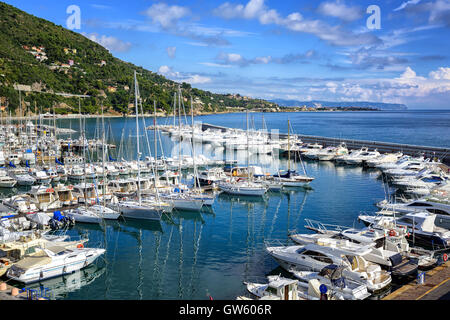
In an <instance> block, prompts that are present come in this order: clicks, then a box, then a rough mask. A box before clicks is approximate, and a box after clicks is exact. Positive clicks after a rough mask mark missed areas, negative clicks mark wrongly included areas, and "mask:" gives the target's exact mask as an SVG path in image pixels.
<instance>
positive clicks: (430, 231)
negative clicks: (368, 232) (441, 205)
mask: <svg viewBox="0 0 450 320" xmlns="http://www.w3.org/2000/svg"><path fill="white" fill-rule="evenodd" d="M436 217H437V216H436V215H435V214H433V213H429V212H414V213H407V214H405V215H403V216H401V217H389V216H380V215H378V216H372V215H359V216H358V220H360V221H362V222H363V223H364V224H366V225H382V226H393V225H396V226H404V227H406V228H407V231H408V234H407V235H408V236H407V239H408V241H409V242H410V243H413V244H414V245H418V246H421V247H424V248H431V249H433V250H435V249H436V248H437V249H441V248H444V249H446V248H448V247H450V230H449V229H445V228H442V227H438V226H436V223H435V220H436Z"/></svg>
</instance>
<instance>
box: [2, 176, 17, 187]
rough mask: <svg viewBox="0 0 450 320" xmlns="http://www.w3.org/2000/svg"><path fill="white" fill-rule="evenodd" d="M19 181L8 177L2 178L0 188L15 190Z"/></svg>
mask: <svg viewBox="0 0 450 320" xmlns="http://www.w3.org/2000/svg"><path fill="white" fill-rule="evenodd" d="M16 184H17V180H16V179H14V178H11V177H9V176H7V175H1V176H0V188H14V187H15V185H16Z"/></svg>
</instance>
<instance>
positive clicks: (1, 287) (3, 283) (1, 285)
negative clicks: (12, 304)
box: [0, 282, 7, 291]
mask: <svg viewBox="0 0 450 320" xmlns="http://www.w3.org/2000/svg"><path fill="white" fill-rule="evenodd" d="M6 289H7V287H6V282H2V283H0V291H5V290H6Z"/></svg>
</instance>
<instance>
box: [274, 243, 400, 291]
mask: <svg viewBox="0 0 450 320" xmlns="http://www.w3.org/2000/svg"><path fill="white" fill-rule="evenodd" d="M266 251H267V252H268V253H269V254H270V255H271V256H272V257H273V258H274V259H275V260H276V261H277V262H278V263H279V264H280V265H281V267H283V268H284V269H285V270H287V271H290V270H297V271H320V270H322V269H323V268H324V267H326V266H327V265H330V264H336V265H342V266H344V267H345V270H344V271H343V275H344V276H345V277H349V278H351V279H352V280H355V281H358V282H360V283H363V284H365V285H367V288H368V290H369V291H371V292H374V291H380V290H383V289H384V288H386V287H387V286H389V285H390V283H391V282H392V278H391V276H390V274H389V273H388V272H387V271H385V270H382V269H381V267H380V266H379V265H378V264H374V263H371V262H369V261H367V260H366V259H365V258H364V256H365V255H366V254H368V253H370V251H371V248H370V247H369V246H368V247H366V248H359V249H357V250H346V249H342V248H334V247H326V246H320V245H317V244H307V245H304V246H266Z"/></svg>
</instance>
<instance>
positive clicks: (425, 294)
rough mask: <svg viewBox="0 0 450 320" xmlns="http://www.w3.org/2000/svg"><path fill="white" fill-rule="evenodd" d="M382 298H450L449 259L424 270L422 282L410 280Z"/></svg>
mask: <svg viewBox="0 0 450 320" xmlns="http://www.w3.org/2000/svg"><path fill="white" fill-rule="evenodd" d="M382 300H450V261H447V262H446V263H444V264H442V265H440V266H438V267H436V268H434V269H432V270H430V271H427V272H425V277H424V283H423V284H419V283H418V282H417V281H412V282H410V283H408V284H405V285H404V286H402V287H401V288H399V289H397V290H395V291H394V292H392V293H391V294H389V295H387V296H386V297H384V298H383V299H382Z"/></svg>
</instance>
